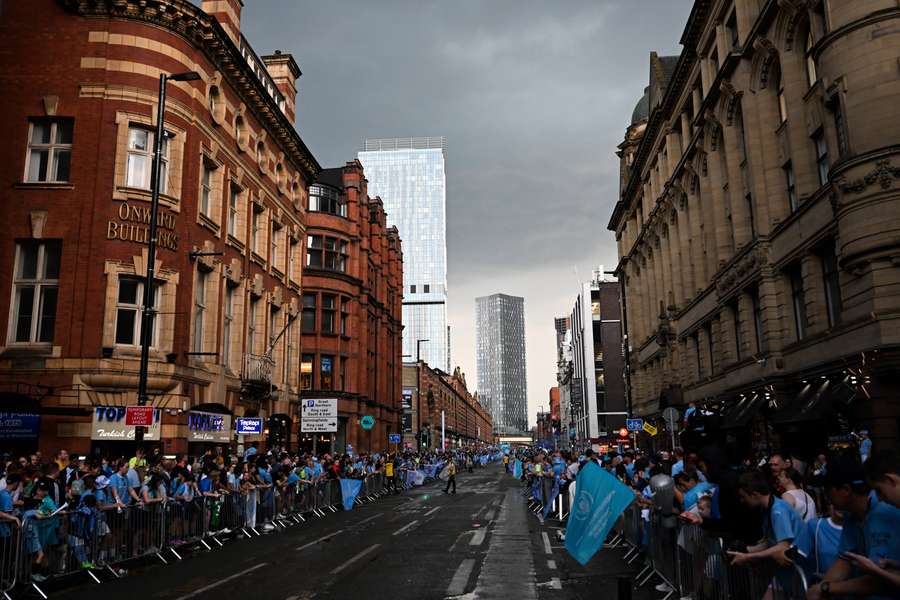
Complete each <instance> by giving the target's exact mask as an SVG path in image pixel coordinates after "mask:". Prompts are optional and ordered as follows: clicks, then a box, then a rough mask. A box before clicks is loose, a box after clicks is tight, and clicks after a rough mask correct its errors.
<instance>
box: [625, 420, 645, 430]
mask: <svg viewBox="0 0 900 600" xmlns="http://www.w3.org/2000/svg"><path fill="white" fill-rule="evenodd" d="M625 428H626V429H628V431H640V430H641V429H643V428H644V420H643V419H625Z"/></svg>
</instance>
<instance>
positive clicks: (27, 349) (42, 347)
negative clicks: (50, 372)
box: [0, 342, 54, 358]
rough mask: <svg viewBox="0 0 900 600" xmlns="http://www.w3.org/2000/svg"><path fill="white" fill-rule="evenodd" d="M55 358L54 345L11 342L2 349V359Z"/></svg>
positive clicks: (0, 349)
mask: <svg viewBox="0 0 900 600" xmlns="http://www.w3.org/2000/svg"><path fill="white" fill-rule="evenodd" d="M52 356H54V351H53V343H52V342H51V343H30V342H10V344H9V345H8V346H6V347H5V348H0V358H31V357H42V358H45V357H52Z"/></svg>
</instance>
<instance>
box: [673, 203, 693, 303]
mask: <svg viewBox="0 0 900 600" xmlns="http://www.w3.org/2000/svg"><path fill="white" fill-rule="evenodd" d="M679 202H680V203H681V204H680V206H681V207H682V208H681V211H680V212H679V214H678V248H679V251H680V255H681V301H682V303H684V304H687V303H688V302H690V301H691V300H693V298H694V292H695V291H696V290H697V285H696V284H695V283H694V256H693V240H691V226H692V223H691V217H692V215H691V213H690V206H689V204H688V197H687V196H683V197H682V198H681V199H680V200H679ZM694 239H695V240H696V239H698V238H694Z"/></svg>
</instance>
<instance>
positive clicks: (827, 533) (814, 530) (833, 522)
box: [806, 504, 844, 579]
mask: <svg viewBox="0 0 900 600" xmlns="http://www.w3.org/2000/svg"><path fill="white" fill-rule="evenodd" d="M843 522H844V516H843V515H842V514H841V512H840V511H837V510H835V508H834V506H833V505H831V504H829V505H828V516H827V517H816V518H815V519H813V520H811V521H808V522H807V524H806V525H807V527H808V529H809V538H810V542H811V548H810V556H809V563H808V564H809V568H808V569H807V570H808V571H810V572H811V573H812V574H813V576H814V577H815V578H816V579H821V578H822V576H823V575H824V574H825V573H827V572H828V569H830V568H831V566H832V565H833V564H834V563H835V561H836V560H837V559H838V549H839V548H840V544H841V533H842V531H843V529H844V527H843Z"/></svg>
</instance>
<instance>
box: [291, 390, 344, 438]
mask: <svg viewBox="0 0 900 600" xmlns="http://www.w3.org/2000/svg"><path fill="white" fill-rule="evenodd" d="M300 407H301V412H300V431H301V432H303V433H334V432H336V431H337V428H338V409H337V398H309V399H306V400H303V401H302V402H301V403H300Z"/></svg>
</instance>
